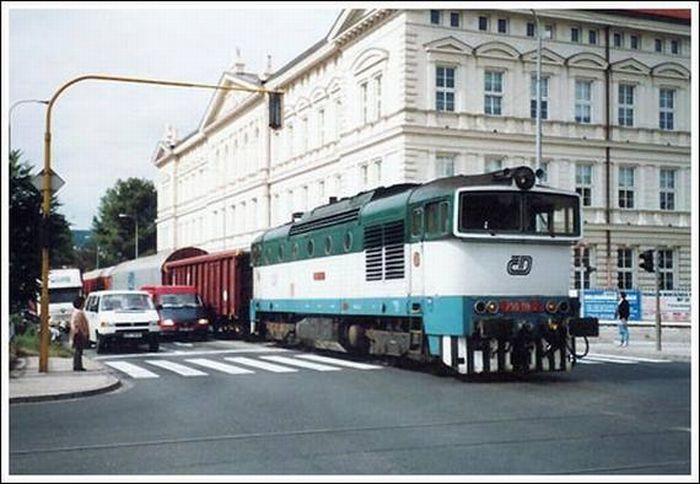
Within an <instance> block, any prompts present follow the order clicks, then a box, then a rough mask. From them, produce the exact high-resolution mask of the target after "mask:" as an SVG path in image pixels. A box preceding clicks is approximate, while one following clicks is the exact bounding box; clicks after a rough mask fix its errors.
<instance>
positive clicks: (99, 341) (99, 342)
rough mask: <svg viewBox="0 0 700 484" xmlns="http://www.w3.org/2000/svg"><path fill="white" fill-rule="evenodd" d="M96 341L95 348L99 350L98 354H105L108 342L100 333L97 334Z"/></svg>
mask: <svg viewBox="0 0 700 484" xmlns="http://www.w3.org/2000/svg"><path fill="white" fill-rule="evenodd" d="M95 340H96V342H95V347H96V348H97V353H104V351H105V347H106V346H107V342H106V341H105V338H104V336H102V335H100V333H96V335H95Z"/></svg>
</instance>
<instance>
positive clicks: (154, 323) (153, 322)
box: [148, 319, 159, 326]
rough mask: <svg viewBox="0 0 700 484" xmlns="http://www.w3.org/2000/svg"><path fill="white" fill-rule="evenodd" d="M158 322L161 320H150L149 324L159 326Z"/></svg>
mask: <svg viewBox="0 0 700 484" xmlns="http://www.w3.org/2000/svg"><path fill="white" fill-rule="evenodd" d="M158 322H159V321H158V320H157V319H156V320H155V321H149V322H148V324H149V325H150V326H158Z"/></svg>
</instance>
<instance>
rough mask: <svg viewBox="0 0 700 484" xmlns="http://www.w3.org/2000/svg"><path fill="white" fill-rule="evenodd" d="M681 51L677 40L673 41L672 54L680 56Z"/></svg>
mask: <svg viewBox="0 0 700 484" xmlns="http://www.w3.org/2000/svg"><path fill="white" fill-rule="evenodd" d="M680 53H681V49H680V44H679V43H678V41H677V40H672V41H671V54H680Z"/></svg>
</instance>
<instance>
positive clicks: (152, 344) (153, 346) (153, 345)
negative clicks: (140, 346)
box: [148, 339, 160, 352]
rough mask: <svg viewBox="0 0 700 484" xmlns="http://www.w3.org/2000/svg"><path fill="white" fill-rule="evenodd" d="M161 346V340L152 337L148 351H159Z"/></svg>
mask: <svg viewBox="0 0 700 484" xmlns="http://www.w3.org/2000/svg"><path fill="white" fill-rule="evenodd" d="M159 348H160V342H159V341H158V340H157V339H152V340H151V341H149V343H148V351H151V352H157V351H158V349H159Z"/></svg>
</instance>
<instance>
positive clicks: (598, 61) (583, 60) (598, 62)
mask: <svg viewBox="0 0 700 484" xmlns="http://www.w3.org/2000/svg"><path fill="white" fill-rule="evenodd" d="M566 65H567V66H569V67H580V68H583V69H597V70H605V68H606V67H607V66H608V63H607V62H606V61H605V59H604V58H603V57H601V56H599V55H597V54H592V53H590V52H581V53H579V54H575V55H572V56H571V57H569V58H568V59H566Z"/></svg>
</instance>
